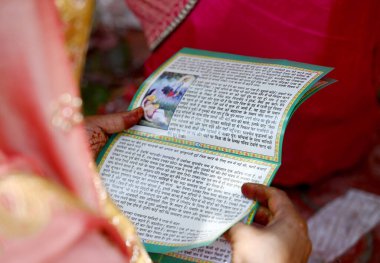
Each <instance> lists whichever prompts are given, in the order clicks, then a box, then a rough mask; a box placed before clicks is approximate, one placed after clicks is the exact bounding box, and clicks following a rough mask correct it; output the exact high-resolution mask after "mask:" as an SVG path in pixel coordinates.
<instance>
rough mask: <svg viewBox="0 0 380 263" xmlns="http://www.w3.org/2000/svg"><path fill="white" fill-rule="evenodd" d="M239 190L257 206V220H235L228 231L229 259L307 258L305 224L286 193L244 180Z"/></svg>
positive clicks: (295, 262) (238, 261)
mask: <svg viewBox="0 0 380 263" xmlns="http://www.w3.org/2000/svg"><path fill="white" fill-rule="evenodd" d="M242 192H243V194H244V195H245V196H246V197H247V198H249V199H253V200H256V201H258V202H259V203H260V207H259V209H258V211H257V213H256V216H255V222H256V223H257V224H255V225H245V224H243V223H238V224H236V225H235V226H233V227H232V228H231V229H230V230H229V231H228V232H227V234H226V237H227V239H228V240H229V242H230V243H231V247H232V262H234V263H243V262H291V263H298V262H299V263H303V262H307V259H308V257H309V255H310V252H311V242H310V239H309V236H308V230H307V224H306V222H305V220H304V219H303V218H302V217H301V216H300V215H299V214H298V212H297V211H296V209H295V208H294V206H293V204H292V202H291V201H290V200H289V198H288V197H287V195H286V194H285V193H284V192H283V191H281V190H278V189H276V188H273V187H267V186H264V185H258V184H252V183H246V184H244V185H243V186H242ZM258 224H259V225H258Z"/></svg>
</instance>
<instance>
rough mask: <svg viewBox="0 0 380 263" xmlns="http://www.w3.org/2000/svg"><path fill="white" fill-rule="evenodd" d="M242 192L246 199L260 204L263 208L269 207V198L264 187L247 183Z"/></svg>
mask: <svg viewBox="0 0 380 263" xmlns="http://www.w3.org/2000/svg"><path fill="white" fill-rule="evenodd" d="M241 191H242V193H243V195H244V196H245V197H247V198H249V199H252V200H255V201H257V202H259V203H260V205H262V206H265V207H267V206H268V202H267V201H268V196H267V194H266V192H265V186H264V185H260V184H253V183H245V184H243V186H242V187H241Z"/></svg>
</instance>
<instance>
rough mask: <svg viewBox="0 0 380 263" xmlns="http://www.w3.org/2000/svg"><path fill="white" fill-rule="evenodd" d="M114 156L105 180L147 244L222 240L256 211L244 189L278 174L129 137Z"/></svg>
mask: <svg viewBox="0 0 380 263" xmlns="http://www.w3.org/2000/svg"><path fill="white" fill-rule="evenodd" d="M125 149H128V150H127V151H126V150H125ZM109 151H110V152H109V154H108V156H107V157H106V158H105V160H104V161H103V162H102V163H101V169H100V174H101V176H102V180H103V182H104V184H105V186H106V188H107V190H108V192H109V194H110V196H111V198H112V199H113V200H114V201H115V202H116V203H117V204H118V206H119V207H120V208H121V210H122V211H123V212H124V213H125V214H126V215H127V216H128V217H129V218H130V219H131V220H132V221H133V222H134V223H135V225H136V227H137V231H138V233H139V235H140V237H141V238H142V239H143V240H144V241H145V242H147V241H157V242H163V243H168V244H193V243H199V242H204V241H211V240H212V239H216V238H217V237H218V236H220V235H222V234H223V232H224V231H225V230H227V229H228V228H229V226H231V224H233V223H235V222H237V221H238V220H240V219H242V218H243V217H244V216H245V215H247V213H248V212H249V211H250V209H251V208H252V201H251V200H248V199H246V198H245V197H244V196H243V195H242V193H241V189H240V188H241V185H242V184H243V183H245V182H256V183H264V182H265V181H267V180H268V179H269V177H270V175H271V172H273V169H274V167H273V165H272V166H270V165H265V164H264V163H259V162H257V161H253V160H252V161H241V160H240V161H239V160H237V159H231V158H226V157H222V156H217V155H213V154H208V153H202V152H198V151H191V150H187V149H181V148H177V147H173V146H168V145H162V144H158V143H154V142H149V141H142V140H138V139H135V138H132V137H130V136H129V135H124V136H120V137H119V139H118V140H117V141H116V142H115V143H114V145H113V146H112V147H111V148H109Z"/></svg>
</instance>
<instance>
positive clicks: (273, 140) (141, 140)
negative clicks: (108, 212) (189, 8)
mask: <svg viewBox="0 0 380 263" xmlns="http://www.w3.org/2000/svg"><path fill="white" fill-rule="evenodd" d="M330 70H331V68H326V67H321V66H315V65H309V64H303V63H297V62H290V61H287V60H272V59H259V58H251V57H244V56H236V55H231V54H224V53H215V52H207V51H201V50H195V49H183V50H181V51H180V52H178V53H177V54H176V55H174V56H173V57H172V58H170V59H169V60H168V61H167V62H166V63H165V64H163V65H162V66H161V67H160V68H159V69H158V70H156V71H155V72H154V73H153V74H152V75H151V76H150V77H149V78H148V79H147V80H146V81H145V82H144V83H143V84H142V86H141V87H140V89H139V90H138V92H137V93H136V95H135V97H134V99H133V101H132V103H131V105H130V109H134V108H137V107H140V106H141V107H143V109H144V118H143V120H141V121H140V123H139V124H138V125H136V126H134V127H133V128H132V129H130V130H128V131H124V132H122V133H119V134H115V135H113V137H112V138H111V139H110V140H109V142H108V144H107V145H106V147H105V148H104V149H103V150H102V152H101V154H100V155H99V158H98V166H99V171H100V174H101V177H102V180H103V182H104V185H105V187H106V189H107V190H108V193H109V194H110V196H111V198H112V199H113V200H114V202H115V203H116V204H117V205H118V206H119V207H120V209H121V210H122V211H123V212H124V213H125V214H126V215H127V216H128V217H129V218H130V219H131V220H132V221H133V222H134V223H135V225H136V228H137V231H138V233H139V235H140V237H141V239H142V240H143V241H144V244H145V246H146V249H147V250H148V251H149V252H154V253H169V254H167V255H165V256H164V255H159V256H157V257H158V258H156V259H157V260H158V261H164V258H166V259H169V261H170V260H171V261H172V262H179V261H197V262H198V261H202V260H203V261H202V262H222V261H223V262H224V261H226V260H227V261H228V256H229V251H228V246H227V245H226V242H225V241H224V240H223V239H218V238H219V237H220V236H221V235H222V234H223V233H224V232H225V231H226V230H228V229H229V228H230V227H231V226H232V225H234V224H235V223H237V222H238V221H241V220H244V221H245V222H248V223H249V222H251V221H252V218H253V216H254V213H255V209H256V204H255V203H253V202H252V201H251V200H248V199H246V198H245V197H244V196H243V195H242V194H241V190H240V188H241V185H242V184H243V183H245V182H255V183H260V184H265V185H269V184H270V183H271V181H272V179H273V177H274V175H275V173H276V171H277V169H278V168H279V167H280V164H281V145H282V141H283V138H284V132H285V128H286V126H287V123H288V121H289V118H290V117H291V116H292V114H293V113H294V111H295V110H296V109H297V108H298V107H299V106H300V105H301V103H302V102H304V101H305V100H306V99H307V98H308V97H310V96H311V95H312V94H314V93H315V92H317V91H318V90H320V89H322V88H323V87H325V86H327V85H329V84H330V83H332V82H334V80H332V79H328V78H324V76H325V75H326V74H327V73H328V72H329V71H330ZM315 106H316V107H318V106H319V105H315ZM217 239H218V240H217ZM215 240H217V241H216V242H215V243H214V245H211V244H212V243H213V242H214V241H215ZM206 245H208V246H207V247H206V248H200V249H193V248H196V247H201V246H206ZM226 247H227V248H226ZM190 249H192V250H190ZM180 250H188V251H182V252H176V253H174V252H175V251H180ZM173 260H174V261H173Z"/></svg>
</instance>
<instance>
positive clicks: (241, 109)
mask: <svg viewBox="0 0 380 263" xmlns="http://www.w3.org/2000/svg"><path fill="white" fill-rule="evenodd" d="M321 74H322V72H321V71H316V70H310V69H304V68H297V67H293V66H284V65H277V64H269V63H259V62H257V63H254V62H242V61H238V60H232V59H230V60H228V59H220V58H210V57H203V56H196V55H189V54H181V53H180V54H178V55H176V56H175V57H174V58H173V59H172V60H170V61H169V62H168V63H167V64H166V66H165V67H163V68H161V69H160V70H159V71H158V72H156V74H155V75H153V76H152V77H151V78H150V79H149V80H148V81H147V82H146V83H145V84H144V86H143V87H142V89H141V90H140V93H139V95H138V97H137V99H136V100H135V101H134V104H133V108H136V107H138V106H142V107H143V108H144V110H145V113H146V114H145V116H144V120H143V121H142V122H141V123H140V125H137V126H135V127H134V128H133V129H134V130H137V131H140V132H146V133H152V134H156V135H161V136H162V135H163V136H170V137H175V138H178V139H184V140H190V141H194V142H198V143H201V144H202V145H203V147H205V148H212V149H214V148H215V147H222V148H224V149H227V150H228V151H231V152H233V153H238V154H244V152H248V153H249V154H250V155H255V156H256V157H260V158H263V157H265V156H268V157H271V158H272V160H275V161H277V160H278V152H279V144H280V137H281V132H282V125H283V123H284V121H285V120H286V116H287V114H288V112H289V111H290V108H291V106H292V105H293V104H294V102H295V99H296V98H298V97H299V95H300V94H301V93H302V92H303V91H304V90H305V89H306V88H307V87H308V86H309V84H310V83H311V82H312V81H313V80H315V79H316V78H317V77H319V76H320V75H321ZM269 159H270V158H269Z"/></svg>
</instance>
